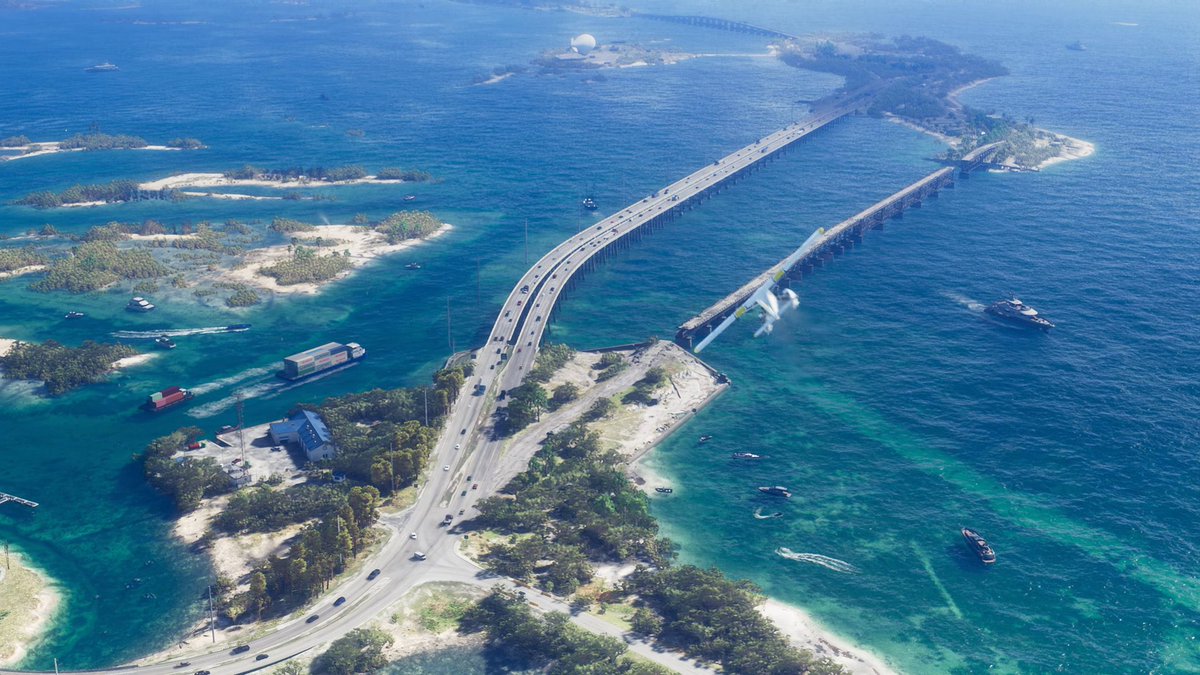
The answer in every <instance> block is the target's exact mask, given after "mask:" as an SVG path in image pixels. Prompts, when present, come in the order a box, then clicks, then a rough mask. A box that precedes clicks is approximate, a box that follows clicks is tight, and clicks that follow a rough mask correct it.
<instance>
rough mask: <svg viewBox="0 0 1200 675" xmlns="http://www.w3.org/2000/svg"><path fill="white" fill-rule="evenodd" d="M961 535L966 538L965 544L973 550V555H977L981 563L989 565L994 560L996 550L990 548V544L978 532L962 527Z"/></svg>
mask: <svg viewBox="0 0 1200 675" xmlns="http://www.w3.org/2000/svg"><path fill="white" fill-rule="evenodd" d="M962 536H963V539H966V540H967V546H970V547H971V550H972V551H975V555H977V556H979V559H980V560H981V561H982V562H983V564H985V565H991V564H993V563H995V562H996V552H995V551H993V550H992V547H991V545H990V544H988V543H987V540H985V539H984V538H983V537H981V536H980V535H979V533H978V532H976V531H975V530H970V529H967V528H965V527H964V528H963V529H962Z"/></svg>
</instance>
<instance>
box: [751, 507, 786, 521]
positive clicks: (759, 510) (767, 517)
mask: <svg viewBox="0 0 1200 675" xmlns="http://www.w3.org/2000/svg"><path fill="white" fill-rule="evenodd" d="M754 517H755V518H756V519H758V520H770V519H772V518H782V517H783V514H782V513H780V512H779V511H776V512H775V513H768V514H766V515H763V512H762V507H759V508H757V509H754Z"/></svg>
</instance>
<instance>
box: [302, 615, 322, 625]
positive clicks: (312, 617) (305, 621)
mask: <svg viewBox="0 0 1200 675" xmlns="http://www.w3.org/2000/svg"><path fill="white" fill-rule="evenodd" d="M319 618H321V615H320V614H313V615H312V616H310V617H308V618H307V619H305V620H304V623H313V622H314V621H316V620H317V619H319Z"/></svg>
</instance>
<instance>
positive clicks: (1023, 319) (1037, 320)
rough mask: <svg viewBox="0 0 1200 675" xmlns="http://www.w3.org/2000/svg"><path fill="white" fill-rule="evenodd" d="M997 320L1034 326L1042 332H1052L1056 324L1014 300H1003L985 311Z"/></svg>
mask: <svg viewBox="0 0 1200 675" xmlns="http://www.w3.org/2000/svg"><path fill="white" fill-rule="evenodd" d="M983 311H985V312H987V313H988V314H991V315H992V316H994V317H996V318H997V319H1004V320H1005V321H1009V322H1011V323H1017V324H1021V325H1023V326H1033V327H1034V328H1041V329H1042V330H1050V329H1051V328H1054V324H1052V323H1050V322H1049V321H1047V320H1046V319H1044V318H1042V317H1041V316H1039V315H1038V312H1037V310H1036V309H1034V308H1032V307H1030V306H1029V305H1026V304H1025V303H1023V302H1021V301H1020V300H1018V299H1016V298H1013V299H1012V300H1001V301H1000V302H996V303H993V304H992V305H991V306H989V307H988V308H987V309H985V310H983Z"/></svg>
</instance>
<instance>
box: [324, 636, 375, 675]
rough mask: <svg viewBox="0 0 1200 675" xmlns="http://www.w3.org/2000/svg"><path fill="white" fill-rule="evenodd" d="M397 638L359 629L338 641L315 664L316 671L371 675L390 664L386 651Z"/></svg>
mask: <svg viewBox="0 0 1200 675" xmlns="http://www.w3.org/2000/svg"><path fill="white" fill-rule="evenodd" d="M392 642H393V638H392V636H391V635H388V634H387V633H385V632H383V631H381V630H378V629H375V628H356V629H354V630H352V631H350V632H349V633H347V634H346V635H345V636H344V637H341V638H338V639H337V640H334V641H333V643H332V644H330V645H329V649H327V650H326V651H325V653H324V654H322V655H321V656H319V657H317V659H316V660H315V661H314V662H313V672H315V673H326V674H328V675H355V673H370V672H374V671H376V670H379V669H380V668H382V667H384V666H386V665H387V659H386V658H384V655H383V650H384V649H386V648H388V647H390V646H391V645H392Z"/></svg>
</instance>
